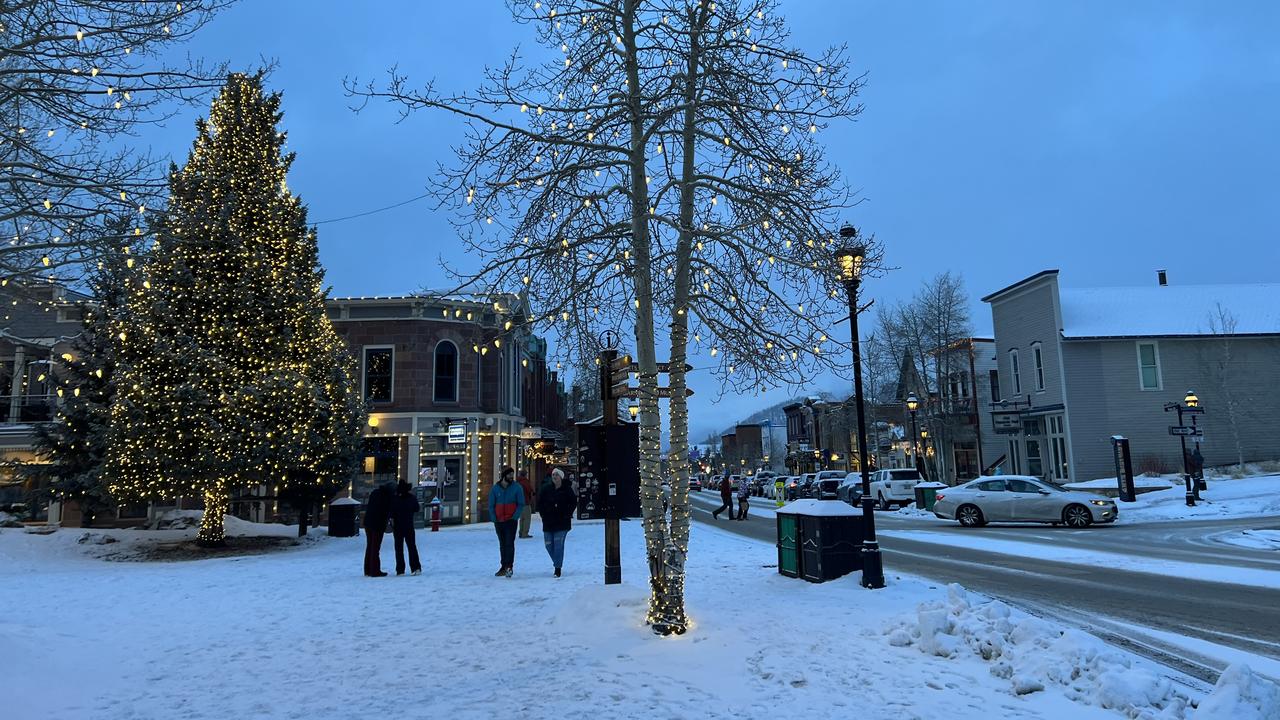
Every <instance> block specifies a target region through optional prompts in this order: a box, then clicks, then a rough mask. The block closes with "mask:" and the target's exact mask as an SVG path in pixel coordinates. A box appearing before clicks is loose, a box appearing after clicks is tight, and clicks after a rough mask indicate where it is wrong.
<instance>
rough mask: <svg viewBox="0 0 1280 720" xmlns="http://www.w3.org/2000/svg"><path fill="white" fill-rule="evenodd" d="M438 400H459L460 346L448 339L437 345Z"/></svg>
mask: <svg viewBox="0 0 1280 720" xmlns="http://www.w3.org/2000/svg"><path fill="white" fill-rule="evenodd" d="M433 397H434V398H435V401H436V402H458V346H457V345H454V344H453V343H451V342H449V341H448V340H442V341H440V344H439V345H436V358H435V393H434V396H433Z"/></svg>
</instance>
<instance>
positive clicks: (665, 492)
mask: <svg viewBox="0 0 1280 720" xmlns="http://www.w3.org/2000/svg"><path fill="white" fill-rule="evenodd" d="M670 507H671V483H670V482H669V481H667V480H663V481H662V514H663V515H665V514H666V513H667V510H668V509H669V508H670Z"/></svg>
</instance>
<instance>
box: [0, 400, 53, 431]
mask: <svg viewBox="0 0 1280 720" xmlns="http://www.w3.org/2000/svg"><path fill="white" fill-rule="evenodd" d="M57 407H58V397H57V396H56V395H17V396H14V395H0V424H4V425H16V424H26V423H37V422H49V421H50V420H53V415H54V412H55V411H56V409H57Z"/></svg>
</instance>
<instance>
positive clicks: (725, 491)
mask: <svg viewBox="0 0 1280 720" xmlns="http://www.w3.org/2000/svg"><path fill="white" fill-rule="evenodd" d="M725 510H728V511H729V517H730V518H732V517H733V485H732V484H731V483H730V482H729V476H728V475H725V476H723V477H721V478H720V508H719V509H718V510H713V511H711V517H712V518H713V519H716V520H719V519H720V513H722V512H724V511H725Z"/></svg>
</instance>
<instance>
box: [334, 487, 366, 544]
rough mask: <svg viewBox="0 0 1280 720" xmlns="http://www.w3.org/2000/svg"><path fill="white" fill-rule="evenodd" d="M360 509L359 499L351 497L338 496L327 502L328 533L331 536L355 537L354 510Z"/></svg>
mask: <svg viewBox="0 0 1280 720" xmlns="http://www.w3.org/2000/svg"><path fill="white" fill-rule="evenodd" d="M359 509H360V501H359V500H355V499H353V498H349V497H344V498H338V499H337V500H334V501H333V502H331V503H329V535H331V536H332V537H355V534H356V511H357V510H359Z"/></svg>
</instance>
